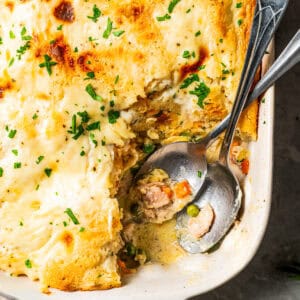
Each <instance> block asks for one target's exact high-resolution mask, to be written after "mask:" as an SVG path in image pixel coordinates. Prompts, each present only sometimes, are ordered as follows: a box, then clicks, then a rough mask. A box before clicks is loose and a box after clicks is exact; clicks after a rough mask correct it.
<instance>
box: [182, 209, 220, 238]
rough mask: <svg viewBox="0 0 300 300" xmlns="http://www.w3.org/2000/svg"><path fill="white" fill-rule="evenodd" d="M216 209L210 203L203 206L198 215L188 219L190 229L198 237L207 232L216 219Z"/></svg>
mask: <svg viewBox="0 0 300 300" xmlns="http://www.w3.org/2000/svg"><path fill="white" fill-rule="evenodd" d="M214 218H215V214H214V210H213V209H212V207H211V206H210V205H209V204H206V205H205V206H204V207H203V208H201V210H200V212H199V214H198V215H197V217H191V218H190V219H189V221H188V230H189V232H190V233H191V234H192V235H193V236H194V237H195V238H196V239H199V238H201V237H202V236H203V235H204V234H206V233H207V232H208V231H209V230H210V228H211V226H212V224H213V221H214Z"/></svg>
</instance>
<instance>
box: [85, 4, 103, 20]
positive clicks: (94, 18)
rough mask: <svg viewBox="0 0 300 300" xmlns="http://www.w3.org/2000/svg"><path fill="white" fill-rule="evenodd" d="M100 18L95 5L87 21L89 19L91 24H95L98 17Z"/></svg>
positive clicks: (99, 11)
mask: <svg viewBox="0 0 300 300" xmlns="http://www.w3.org/2000/svg"><path fill="white" fill-rule="evenodd" d="M100 16H101V10H100V9H99V8H98V7H97V5H96V4H95V5H94V6H93V15H92V16H87V18H88V19H91V20H92V21H93V22H95V23H96V22H97V21H98V19H99V17H100Z"/></svg>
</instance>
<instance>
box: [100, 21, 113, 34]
mask: <svg viewBox="0 0 300 300" xmlns="http://www.w3.org/2000/svg"><path fill="white" fill-rule="evenodd" d="M112 29H113V22H112V21H111V19H110V18H108V19H107V24H106V29H105V31H104V32H103V35H102V36H103V38H105V39H108V38H109V36H110V34H111V32H112Z"/></svg>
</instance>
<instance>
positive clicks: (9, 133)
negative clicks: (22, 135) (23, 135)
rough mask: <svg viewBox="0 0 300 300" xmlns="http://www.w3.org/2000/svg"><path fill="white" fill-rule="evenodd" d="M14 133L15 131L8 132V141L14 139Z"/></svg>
mask: <svg viewBox="0 0 300 300" xmlns="http://www.w3.org/2000/svg"><path fill="white" fill-rule="evenodd" d="M16 133H17V130H15V129H11V130H10V131H9V132H8V137H9V138H10V139H13V138H14V137H15V135H16Z"/></svg>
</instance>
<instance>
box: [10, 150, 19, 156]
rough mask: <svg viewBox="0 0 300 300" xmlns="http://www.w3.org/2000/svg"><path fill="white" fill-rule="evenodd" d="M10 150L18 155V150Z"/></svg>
mask: <svg viewBox="0 0 300 300" xmlns="http://www.w3.org/2000/svg"><path fill="white" fill-rule="evenodd" d="M11 152H12V153H13V154H14V155H15V156H18V154H19V152H18V150H17V149H12V150H11Z"/></svg>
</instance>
